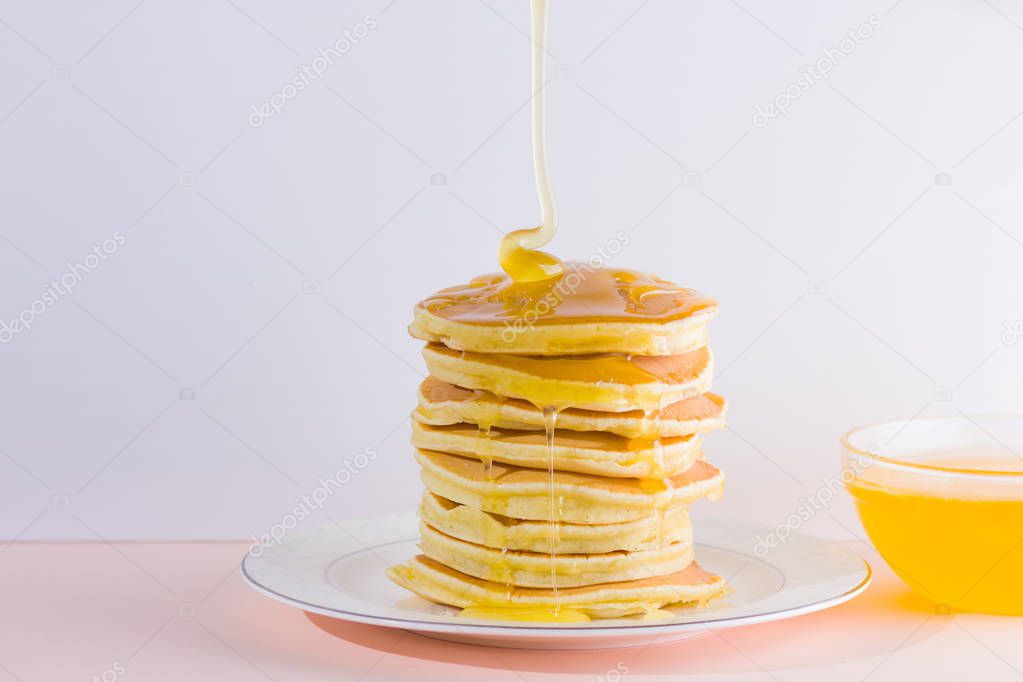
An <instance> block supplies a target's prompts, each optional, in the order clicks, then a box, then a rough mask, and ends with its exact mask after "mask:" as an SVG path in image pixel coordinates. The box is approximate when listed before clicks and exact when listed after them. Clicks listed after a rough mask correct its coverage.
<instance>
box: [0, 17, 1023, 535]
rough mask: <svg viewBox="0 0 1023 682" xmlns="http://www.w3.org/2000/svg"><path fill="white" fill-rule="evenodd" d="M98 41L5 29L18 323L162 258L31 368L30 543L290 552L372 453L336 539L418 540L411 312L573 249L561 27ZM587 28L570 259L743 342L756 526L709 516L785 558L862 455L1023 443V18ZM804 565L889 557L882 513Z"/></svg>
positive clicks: (19, 476) (26, 406)
mask: <svg viewBox="0 0 1023 682" xmlns="http://www.w3.org/2000/svg"><path fill="white" fill-rule="evenodd" d="M90 5H93V7H92V8H90V9H85V8H84V7H83V6H82V3H73V2H52V3H15V2H3V3H0V82H2V84H3V87H2V88H0V280H2V285H0V318H2V319H3V320H8V321H9V320H10V319H11V318H15V317H17V316H18V315H19V314H20V313H21V311H22V310H23V309H25V308H26V307H27V306H30V305H31V303H32V302H33V301H34V300H35V299H37V298H39V297H40V295H41V293H42V291H43V289H44V287H45V286H46V284H47V282H49V281H50V280H51V279H54V278H58V277H60V276H61V274H62V273H63V272H64V271H65V268H66V267H67V263H68V262H71V263H81V262H82V261H83V259H84V257H85V256H86V254H88V253H90V251H91V249H92V247H93V245H97V244H100V243H101V242H102V241H103V240H104V239H106V238H108V237H110V236H111V235H112V234H113V233H114V232H115V231H121V233H122V234H123V235H124V236H125V240H126V242H125V244H124V245H123V246H122V247H120V248H118V249H117V251H116V252H115V253H114V254H113V255H112V256H110V257H109V258H108V259H107V260H105V261H103V262H102V264H100V265H99V266H98V267H97V268H96V269H95V271H94V272H92V273H90V274H88V275H87V276H85V277H84V278H83V281H82V282H81V283H80V284H79V285H78V286H77V287H76V288H75V291H74V293H73V294H72V295H69V296H63V297H61V298H60V299H59V300H58V301H57V302H56V303H55V304H54V305H53V306H51V307H49V308H48V309H47V310H46V311H45V312H44V313H42V314H40V315H38V316H37V317H36V319H35V321H34V323H33V326H32V329H31V330H29V331H25V332H23V333H20V334H17V335H16V336H15V337H14V338H13V339H11V340H10V342H9V343H6V344H3V345H0V500H2V501H0V510H2V514H0V537H6V538H13V537H23V538H52V537H82V538H92V537H95V536H97V535H98V536H101V537H104V538H149V537H168V538H171V537H182V538H223V537H245V536H248V535H249V534H250V533H256V534H258V533H261V532H263V531H264V530H266V529H267V528H268V527H270V526H271V524H273V523H275V522H278V521H280V520H281V519H282V518H284V516H285V515H286V514H287V513H288V509H289V508H290V507H291V506H292V504H293V503H294V501H295V499H296V498H298V497H300V496H301V495H303V494H308V493H310V492H311V491H313V490H314V489H315V488H316V487H317V485H318V484H317V478H318V477H320V476H329V475H332V474H333V473H334V472H335V471H336V470H337V469H338V468H339V467H341V466H342V465H343V461H344V460H345V459H351V458H352V457H354V456H355V454H357V453H358V452H360V451H362V450H363V449H364V448H366V447H371V448H373V449H374V451H375V452H377V453H378V454H377V457H376V459H374V460H373V461H372V462H371V463H370V465H369V466H367V467H366V468H365V469H364V470H362V471H361V472H360V473H359V474H358V475H357V476H355V477H354V478H353V480H352V481H351V482H350V483H349V484H348V485H346V486H345V487H344V489H343V490H342V491H341V492H339V493H337V494H335V495H333V497H332V498H331V499H330V501H329V503H328V508H327V511H328V513H329V515H330V517H331V518H335V519H340V518H345V517H354V516H368V515H379V514H387V513H394V512H400V511H407V510H411V509H412V508H414V506H415V504H416V502H417V500H418V496H419V489H420V484H419V481H418V475H417V471H416V467H415V466H414V465H413V461H412V458H411V454H410V447H409V446H408V444H407V438H408V424H407V421H406V418H407V415H408V413H409V411H410V410H411V408H412V407H413V404H414V391H415V387H416V385H417V383H418V382H419V381H420V380H421V378H422V373H423V371H424V370H423V364H422V361H421V360H420V358H419V355H418V353H419V344H418V343H417V342H415V341H413V340H412V339H410V338H409V337H408V336H407V335H406V332H405V326H406V324H407V323H408V322H409V319H410V315H411V308H412V306H413V304H414V303H415V301H416V300H418V299H419V298H421V297H422V296H424V295H426V294H427V293H429V292H431V291H433V290H436V289H438V288H440V287H442V286H446V285H450V284H454V283H458V282H461V281H464V280H465V279H466V278H468V277H470V276H471V275H474V274H477V273H480V272H484V271H491V270H493V269H495V267H496V248H497V242H498V238H499V236H500V233H501V232H503V231H505V230H507V229H511V228H516V227H523V226H529V225H533V224H535V221H536V219H537V215H538V209H537V204H536V197H535V192H534V188H533V178H532V174H531V168H530V155H529V154H530V151H529V146H528V141H529V116H528V114H529V110H528V106H527V100H528V97H529V82H528V78H529V70H528V64H529V61H528V60H529V40H528V38H527V36H526V35H525V32H527V31H528V3H527V2H526V0H486V1H485V2H483V1H481V0H460V1H454V0H451V1H447V2H437V1H433V2H416V1H414V0H395V1H393V2H392V1H391V0H377V1H376V2H344V3H337V2H326V1H323V2H300V3H271V2H263V3H259V2H250V1H248V0H237V1H236V2H226V1H224V2H222V1H216V0H208V1H205V2H199V1H198V0H192V1H182V2H170V1H169V0H147V1H145V2H141V3H137V4H136V0H129V1H127V2H102V3H90ZM552 5H553V8H552V18H551V43H550V52H551V53H552V54H553V56H554V59H553V61H554V62H555V63H556V64H560V65H562V68H561V70H560V72H559V73H560V75H561V77H556V78H554V79H553V80H552V82H551V83H550V85H549V93H550V103H549V108H550V146H551V169H552V175H553V181H554V186H555V190H556V193H557V197H558V200H559V202H560V208H561V217H562V229H561V232H560V234H559V235H558V237H557V239H556V241H555V242H554V244H553V245H552V249H553V250H554V251H555V252H556V253H558V254H560V255H562V256H564V257H585V256H587V255H589V254H590V253H592V252H593V250H594V249H595V248H596V247H597V246H598V245H600V244H602V243H604V242H606V241H607V240H608V239H609V238H611V237H612V236H613V235H614V234H615V233H617V232H618V231H620V230H624V231H625V232H627V233H628V234H629V235H630V237H631V244H630V246H629V247H628V248H627V249H626V251H625V252H624V253H622V254H621V255H620V256H619V257H618V258H617V259H616V261H615V264H616V265H622V266H631V267H636V268H640V269H646V270H651V271H655V272H657V273H658V274H660V275H662V276H665V277H668V278H671V279H674V280H677V281H679V282H681V283H684V284H686V285H689V286H693V287H696V288H699V289H701V290H705V291H707V292H709V293H712V294H714V295H715V296H716V297H717V298H718V299H719V301H720V304H721V314H720V316H719V318H718V320H717V321H716V322H715V324H714V327H713V343H714V348H715V351H716V354H717V358H718V367H719V372H720V375H721V376H720V380H719V381H718V382H717V384H716V390H717V391H719V392H721V393H723V394H725V395H726V396H728V397H729V399H730V400H731V404H732V409H731V413H730V429H729V430H728V431H725V432H723V433H719V434H715V435H713V436H711V437H710V438H709V439H708V443H707V449H708V453H709V456H710V457H711V459H712V461H714V462H715V463H717V464H719V465H720V466H721V467H722V468H723V469H725V471H726V473H727V475H728V480H729V489H728V493H727V495H726V497H725V499H724V500H723V501H721V502H720V503H718V504H716V505H710V504H709V503H704V504H703V505H701V509H700V513H702V514H713V515H718V516H733V517H741V518H747V519H756V520H760V521H764V522H767V523H770V524H776V523H782V522H784V521H785V519H786V517H787V516H788V515H789V514H790V513H792V512H794V511H795V510H796V509H797V507H798V506H799V505H800V503H801V498H802V497H805V496H807V495H811V494H814V493H815V492H816V491H818V490H819V489H820V488H821V487H822V485H825V481H823V480H822V479H823V478H824V477H829V476H835V475H837V473H838V448H837V439H838V437H839V435H840V434H841V433H842V432H843V431H845V430H846V429H848V428H849V427H851V426H853V425H856V424H860V423H863V422H869V421H873V420H879V419H885V418H896V417H911V416H913V415H916V414H941V413H952V414H955V413H957V411H958V410H962V411H964V412H984V411H1017V412H1018V411H1021V410H1023V393H1021V391H1020V377H1021V369H1023V355H1021V354H1023V348H1020V347H1018V346H1023V343H1020V344H1014V343H1011V342H1013V341H1015V338H1016V336H1015V334H1007V335H1003V331H1004V330H1005V328H1006V325H1008V327H1010V328H1011V327H1012V326H1013V324H1014V323H1015V321H1017V320H1020V319H1021V318H1023V299H1021V297H1020V292H1021V289H1023V272H1021V267H1020V266H1021V264H1023V244H1021V243H1020V240H1021V239H1023V227H1021V226H1020V223H1021V218H1023V193H1021V192H1020V186H1021V182H1023V163H1021V161H1020V158H1021V146H1023V121H1021V120H1020V115H1021V113H1023V88H1020V87H1019V82H1020V72H1021V66H1023V10H1020V8H1019V6H1018V5H1014V4H1013V3H1010V2H1007V1H1006V0H992V1H991V2H981V1H979V0H978V1H973V0H959V1H939V2H924V1H923V0H902V1H900V2H894V5H893V0H885V1H884V2H869V1H868V2H827V3H821V2H812V1H810V0H806V1H803V2H790V3H777V2H767V1H766V0H759V1H755V0H742V2H741V3H736V2H720V1H719V2H714V1H710V0H708V1H706V2H689V1H687V2H671V1H669V0H647V1H643V0H616V1H614V2H610V1H603V2H592V1H586V2H584V1H583V0H574V1H568V0H553V1H552ZM366 15H372V17H373V19H374V20H375V22H376V23H377V27H376V28H375V29H374V30H372V31H371V32H370V34H369V35H368V36H367V37H366V38H365V39H363V40H362V41H360V42H359V43H358V44H357V45H356V46H355V47H354V48H353V49H352V50H351V51H350V52H349V53H348V54H346V55H345V56H344V58H343V59H341V60H340V61H338V62H337V63H335V64H334V65H332V66H330V68H329V70H328V71H327V73H326V76H325V78H324V79H323V80H320V81H316V82H314V83H313V84H312V85H311V86H310V87H309V88H308V89H306V90H304V91H302V92H300V93H298V95H297V96H296V97H294V98H293V99H292V100H290V101H289V102H288V103H287V105H286V106H285V108H284V109H283V111H282V112H281V114H280V115H279V116H274V117H272V118H270V119H269V120H267V121H266V122H265V123H264V124H263V125H262V126H260V127H258V128H254V127H252V126H250V125H249V115H250V113H251V105H253V104H259V103H261V102H264V101H266V100H268V99H269V98H270V97H271V95H273V94H274V93H278V92H281V89H282V86H283V85H284V84H285V83H286V82H287V81H288V80H289V79H290V78H292V76H293V75H294V73H295V70H296V69H298V68H300V67H302V66H303V65H306V64H310V63H311V62H312V60H313V59H314V57H315V56H316V54H317V53H316V48H317V46H320V45H328V44H332V43H334V42H335V41H336V40H337V39H338V38H339V37H341V36H342V35H343V31H344V29H345V28H346V27H348V28H351V27H353V26H355V25H356V24H357V23H359V22H361V21H363V20H364V17H365V16H366ZM870 15H876V16H877V18H878V19H879V20H880V22H881V28H880V29H879V30H877V31H876V32H875V35H873V36H872V37H870V38H869V39H868V40H866V41H864V42H863V44H862V45H858V46H857V47H856V48H855V50H854V51H853V53H852V54H851V55H849V56H848V57H846V58H844V59H841V60H840V61H839V62H838V63H837V65H836V66H835V67H834V69H833V71H832V75H831V77H830V79H829V80H826V81H821V82H817V83H815V84H814V85H813V86H812V87H811V88H810V89H809V90H808V91H807V92H805V93H803V94H802V96H800V97H798V98H797V99H796V100H795V101H793V102H792V103H791V106H790V108H789V110H788V113H787V114H786V115H785V116H781V117H779V118H776V119H774V120H771V121H770V122H769V124H768V125H766V126H764V127H762V128H758V127H755V126H754V125H753V123H752V115H753V112H754V106H755V105H756V104H757V103H761V104H764V103H766V102H768V101H769V100H771V99H772V98H774V97H775V96H776V95H778V94H779V93H782V92H784V91H785V89H786V88H787V87H788V86H789V85H790V84H791V83H793V82H795V80H796V79H797V77H798V76H799V73H800V68H801V67H803V66H804V65H806V64H809V63H811V62H814V61H816V60H817V59H818V58H819V57H820V55H821V52H820V50H821V48H823V47H827V46H838V45H839V43H840V41H841V40H842V39H843V38H845V37H846V32H847V31H848V30H849V29H851V28H855V27H857V26H858V25H860V24H861V23H863V22H865V21H867V20H868V17H869V16H870ZM553 68H554V67H553V65H552V74H551V75H552V76H553V75H554V71H553ZM941 173H947V174H949V175H950V176H951V184H950V185H946V184H936V180H935V176H936V175H937V174H941ZM434 174H443V175H444V176H446V184H443V185H435V184H432V183H431V176H433V175H434ZM193 178H194V185H193V183H192V179H193ZM818 280H819V281H818ZM317 289H322V292H321V293H316V290H317ZM306 290H311V291H313V293H305V291H306ZM1021 324H1023V323H1021ZM1003 337H1004V338H1003ZM1006 341H1008V342H1010V343H1006ZM183 389H186V393H184V394H183V393H182V390H183ZM187 389H191V390H193V391H194V395H195V397H194V399H193V400H189V399H181V396H182V395H185V396H186V397H187V396H188V393H187ZM936 390H937V393H936ZM936 396H937V398H939V399H938V400H936V399H935V398H936ZM947 398H951V400H946V399H947ZM805 528H806V529H808V530H810V531H812V532H815V533H818V534H823V535H830V536H834V537H846V538H848V537H849V532H850V531H852V532H856V533H859V532H860V531H859V528H858V526H857V524H856V521H855V519H854V515H853V514H852V510H851V506H850V504H849V503H848V501H847V500H845V499H841V500H836V501H834V502H832V503H831V505H830V507H829V509H828V510H827V511H826V512H822V513H819V514H817V515H815V516H814V518H812V519H811V520H810V521H809V522H808V523H807V524H806V525H805Z"/></svg>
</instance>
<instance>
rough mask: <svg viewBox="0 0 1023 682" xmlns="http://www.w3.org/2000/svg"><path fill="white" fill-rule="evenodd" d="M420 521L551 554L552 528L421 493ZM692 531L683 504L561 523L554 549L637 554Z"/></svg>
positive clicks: (478, 540) (497, 544)
mask: <svg viewBox="0 0 1023 682" xmlns="http://www.w3.org/2000/svg"><path fill="white" fill-rule="evenodd" d="M419 518H421V519H422V520H424V521H425V522H426V523H428V524H430V525H431V526H433V527H434V528H436V529H437V530H439V531H441V532H442V533H445V534H446V535H450V536H451V537H455V538H459V539H460V540H465V541H466V542H472V543H474V544H477V545H485V546H487V547H494V548H496V549H510V550H518V551H524V552H550V541H549V539H550V524H549V523H548V522H547V521H525V520H521V519H512V518H509V517H507V516H501V515H499V514H491V513H489V512H485V511H481V510H479V509H474V508H472V507H468V506H466V505H464V504H458V503H457V502H452V501H451V500H447V499H445V498H443V497H438V496H437V495H434V494H433V493H430V492H424V493H423V501H422V503H421V504H420V505H419ZM692 540H693V528H692V524H691V523H690V521H689V512H688V510H687V509H686V505H684V504H676V505H672V506H670V507H668V508H667V509H665V510H664V513H663V514H654V515H652V516H647V517H645V518H642V519H638V520H636V521H627V522H625V523H609V524H603V525H599V526H587V525H583V524H577V523H560V524H558V528H557V551H558V552H564V553H565V554H604V553H606V552H614V551H619V550H625V551H629V552H639V551H643V550H648V549H654V548H658V547H662V546H664V545H665V544H669V543H672V542H692Z"/></svg>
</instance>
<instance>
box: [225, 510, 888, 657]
mask: <svg viewBox="0 0 1023 682" xmlns="http://www.w3.org/2000/svg"><path fill="white" fill-rule="evenodd" d="M768 532H770V530H769V529H765V528H759V527H756V526H750V525H746V524H737V523H727V524H726V523H721V522H715V521H713V520H704V521H701V522H700V524H699V526H698V538H699V539H700V541H701V542H699V543H697V548H696V556H697V559H698V561H699V562H700V565H701V566H702V567H703V568H705V569H707V570H709V571H713V572H715V573H718V574H719V575H723V576H725V578H727V579H728V584H729V586H730V587H731V588H732V590H733V591H732V592H731V593H730V594H728V595H727V596H725V597H722V598H719V599H715V600H713V601H712V602H711V603H710V605H708V606H704V607H670V608H668V609H667V610H669V611H671V612H672V613H673V614H675V617H674V618H668V619H664V620H646V619H643V618H639V617H632V618H617V619H612V620H595V621H592V622H589V623H581V624H558V625H554V624H550V623H535V624H534V623H516V622H507V623H504V622H501V621H494V620H476V619H469V618H462V617H459V616H458V615H457V613H458V609H455V608H450V607H446V606H441V605H438V604H432V603H430V602H427V601H425V600H423V599H420V598H419V597H416V596H414V595H412V594H411V593H409V592H407V591H405V590H404V589H402V588H400V587H398V586H397V585H395V584H393V583H392V582H391V581H390V580H388V579H387V577H386V576H385V575H384V569H385V568H386V567H387V566H389V565H391V564H395V563H400V562H402V561H405V560H406V559H408V558H410V557H412V556H413V555H415V554H418V553H419V552H418V550H417V547H416V543H417V541H418V539H417V536H418V524H417V521H416V519H415V518H414V517H413V516H403V517H391V518H385V519H379V520H376V521H348V522H345V523H343V524H337V525H332V526H323V527H318V528H310V529H302V530H292V531H290V533H288V534H286V535H285V536H284V538H283V539H282V540H281V542H280V543H279V544H276V545H272V546H270V547H265V548H256V549H255V550H254V551H252V552H250V553H249V554H248V555H246V557H245V559H244V560H243V561H242V566H241V571H242V575H243V576H244V578H245V580H246V581H247V582H248V583H249V584H250V585H252V586H253V587H254V588H255V589H256V590H258V591H259V592H262V593H263V594H265V595H267V596H269V597H271V598H273V599H276V600H277V601H280V602H283V603H285V604H289V605H291V606H296V607H298V608H300V609H303V610H305V611H310V612H313V613H318V614H322V615H325V616H331V617H333V618H339V619H341V620H346V621H353V622H357V623H369V624H371V625H379V626H382V627H390V628H402V629H405V630H411V631H413V632H417V633H420V634H422V635H426V636H429V637H436V638H439V639H447V640H452V641H460V642H469V643H473V644H485V645H488V646H500V647H513V648H527V649H599V648H607V647H624V646H640V645H645V644H648V643H650V642H652V641H653V640H654V639H656V640H657V642H659V643H661V642H670V641H674V640H678V639H684V638H686V637H693V636H696V635H699V634H702V633H706V632H709V630H710V629H711V628H713V629H718V628H724V627H734V626H738V625H750V624H753V623H763V622H767V621H772V620H780V619H783V618H791V617H793V616H798V615H802V614H805V613H811V612H813V611H820V610H821V609H826V608H828V607H831V606H835V605H837V604H841V603H842V602H844V601H847V600H849V599H852V598H853V597H855V596H856V595H857V594H859V593H860V592H862V591H863V590H864V589H866V587H867V584H868V583H869V582H870V566H869V565H868V564H867V563H866V562H865V561H864V560H863V559H861V558H860V557H859V556H858V555H857V554H855V553H854V552H852V551H850V550H849V549H846V548H845V547H842V546H841V545H837V544H835V543H831V542H826V541H824V540H819V539H816V538H812V537H809V536H806V535H800V534H798V533H794V534H792V535H790V536H789V538H788V540H787V542H786V543H785V544H783V545H780V546H777V547H775V548H773V549H772V550H770V551H769V553H767V554H766V555H765V556H763V557H762V558H757V557H756V556H755V555H754V551H753V548H754V546H755V545H756V543H757V537H758V534H759V535H760V536H764V535H766V534H767V533H768Z"/></svg>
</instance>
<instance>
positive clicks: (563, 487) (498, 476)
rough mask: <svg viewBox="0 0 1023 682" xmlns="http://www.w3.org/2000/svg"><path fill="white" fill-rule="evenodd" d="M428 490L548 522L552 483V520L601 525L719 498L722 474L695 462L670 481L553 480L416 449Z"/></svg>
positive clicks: (567, 475) (563, 475)
mask: <svg viewBox="0 0 1023 682" xmlns="http://www.w3.org/2000/svg"><path fill="white" fill-rule="evenodd" d="M415 457H416V460H417V461H418V462H419V465H420V466H421V467H422V471H421V476H422V479H423V483H424V484H425V485H426V487H427V489H428V490H429V491H430V492H432V493H433V494H435V495H439V496H440V497H444V498H447V499H449V500H451V501H453V502H458V503H459V504H464V505H467V506H470V507H473V508H475V509H480V510H482V511H486V512H490V513H492V514H500V515H502V516H509V517H511V518H515V519H526V520H531V521H550V520H551V518H550V517H551V504H550V500H551V483H552V479H553V488H554V490H553V494H554V497H555V499H557V501H558V504H557V509H556V513H557V518H556V519H554V520H556V521H560V522H563V523H581V524H591V525H593V524H605V523H622V522H625V521H636V520H639V519H644V518H647V517H651V516H654V515H656V514H658V513H659V512H661V511H663V510H664V509H666V508H668V507H669V506H673V505H679V504H690V503H692V502H694V501H696V500H698V499H700V498H702V497H711V498H714V497H716V496H718V495H720V493H721V490H722V489H723V486H724V475H723V474H722V473H721V471H719V470H718V469H717V468H716V467H713V466H711V465H710V464H708V463H707V462H704V461H698V462H696V463H694V464H693V466H691V467H689V468H688V469H686V470H685V471H684V472H682V473H681V474H677V475H675V476H673V477H672V478H670V479H665V480H663V481H661V480H647V481H641V480H637V479H629V478H606V477H603V476H591V475H588V474H577V473H571V472H566V471H555V472H554V475H553V477H552V476H551V475H550V474H549V473H548V472H547V471H543V470H540V469H527V468H523V467H515V466H510V465H507V464H498V463H494V464H492V465H491V466H490V467H488V466H487V465H485V464H483V463H482V462H480V461H479V460H478V459H469V458H466V457H459V456H457V455H449V454H445V453H442V452H435V451H432V450H416V451H415Z"/></svg>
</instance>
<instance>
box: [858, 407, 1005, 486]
mask: <svg viewBox="0 0 1023 682" xmlns="http://www.w3.org/2000/svg"><path fill="white" fill-rule="evenodd" d="M975 419H1011V420H1015V421H1019V422H1021V423H1023V414H1015V413H1011V412H1002V413H982V414H966V413H965V412H964V413H962V414H961V415H959V416H945V417H941V416H937V417H910V418H909V419H886V420H884V421H878V422H872V423H869V424H862V425H860V426H856V427H854V428H852V429H850V430H848V431H846V432H845V433H844V434H842V437H841V438H839V442H840V443H841V445H842V448H843V449H844V450H845V451H846V452H851V453H855V454H856V455H859V456H861V457H869V458H870V459H872V460H874V461H875V462H881V463H883V464H890V465H895V466H899V467H905V468H908V469H911V470H917V471H920V472H921V473H932V474H933V473H941V474H958V475H968V476H987V477H994V478H1013V479H1023V470H1018V471H1001V470H996V469H970V468H966V467H948V466H938V465H934V464H923V463H920V462H910V461H907V460H904V459H899V458H897V457H887V456H885V455H879V454H877V453H873V452H870V451H868V450H863V449H861V448H858V447H856V446H854V445H853V444H852V442H851V441H850V438H851V437H852V436H854V435H855V434H857V433H860V432H862V431H866V430H867V429H872V428H878V427H883V426H892V425H896V424H901V425H903V426H904V427H905V426H909V425H910V424H913V423H916V422H966V423H971V424H973V425H974V426H976V427H977V428H980V430H981V431H984V429H983V428H981V427H980V426H979V425H978V424H977V423H976V422H975V421H974V420H975ZM995 440H996V442H997V439H995ZM1002 447H1004V448H1006V449H1009V448H1008V446H1006V445H1003V446H1002ZM1009 452H1011V453H1012V454H1016V453H1015V452H1013V451H1012V450H1011V449H1009ZM1017 456H1019V455H1017ZM1020 459H1021V460H1023V456H1020Z"/></svg>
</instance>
